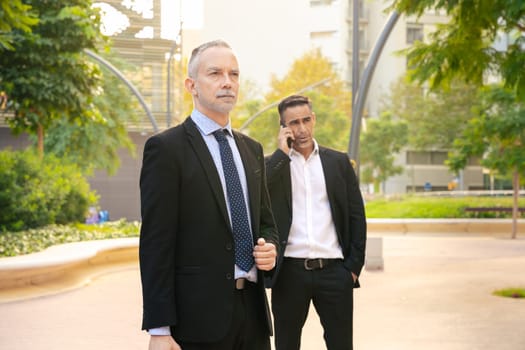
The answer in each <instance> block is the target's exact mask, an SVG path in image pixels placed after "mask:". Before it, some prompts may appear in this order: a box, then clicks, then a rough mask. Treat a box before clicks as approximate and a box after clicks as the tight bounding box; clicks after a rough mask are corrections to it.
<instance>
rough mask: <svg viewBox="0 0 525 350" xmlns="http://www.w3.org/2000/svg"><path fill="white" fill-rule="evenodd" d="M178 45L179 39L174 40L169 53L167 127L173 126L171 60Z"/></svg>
mask: <svg viewBox="0 0 525 350" xmlns="http://www.w3.org/2000/svg"><path fill="white" fill-rule="evenodd" d="M177 46H178V44H177V41H174V42H173V44H172V45H171V49H170V52H169V54H168V77H167V80H166V84H167V86H166V127H168V128H169V127H170V126H171V61H172V60H173V52H174V51H175V49H176V48H177Z"/></svg>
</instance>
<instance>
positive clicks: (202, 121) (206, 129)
mask: <svg viewBox="0 0 525 350" xmlns="http://www.w3.org/2000/svg"><path fill="white" fill-rule="evenodd" d="M191 119H192V120H193V122H194V123H195V124H196V125H197V128H199V131H200V132H201V133H202V134H203V135H205V136H208V135H211V134H213V132H215V131H217V130H219V129H225V130H228V132H229V133H230V135H233V133H232V126H231V123H230V121H228V124H227V125H226V126H225V127H224V128H223V127H222V126H220V125H219V124H217V123H216V122H215V121H213V120H212V119H210V118H208V117H207V116H205V115H204V114H202V113H201V112H199V111H198V110H196V109H194V110H193V111H192V112H191Z"/></svg>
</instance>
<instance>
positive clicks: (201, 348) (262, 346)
mask: <svg viewBox="0 0 525 350" xmlns="http://www.w3.org/2000/svg"><path fill="white" fill-rule="evenodd" d="M258 298H260V296H259V295H258V293H257V290H256V288H255V285H254V284H251V283H248V286H247V287H246V289H243V290H236V291H235V298H234V299H235V303H234V306H233V320H232V325H231V327H230V330H229V331H228V333H227V334H226V337H225V338H224V339H222V340H221V341H219V342H217V343H185V342H178V344H179V345H180V346H181V347H182V350H270V336H269V334H268V327H267V326H266V321H265V315H264V314H263V313H262V312H261V311H260V310H261V307H258V305H260V304H261V303H262V301H261V300H258ZM217 302H218V303H219V302H220V300H218V301H217ZM203 317H206V316H205V315H203Z"/></svg>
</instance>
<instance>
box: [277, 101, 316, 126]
mask: <svg viewBox="0 0 525 350" xmlns="http://www.w3.org/2000/svg"><path fill="white" fill-rule="evenodd" d="M301 105H308V107H309V108H310V110H311V109H312V101H311V100H310V99H309V98H308V97H307V96H303V95H291V96H288V97H286V98H285V99H284V100H282V101H281V102H280V103H279V105H278V106H277V110H278V111H279V116H280V117H281V120H282V119H283V113H284V111H285V110H287V109H288V108H291V107H295V106H301Z"/></svg>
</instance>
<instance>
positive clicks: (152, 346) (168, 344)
mask: <svg viewBox="0 0 525 350" xmlns="http://www.w3.org/2000/svg"><path fill="white" fill-rule="evenodd" d="M148 350H182V348H181V347H180V346H179V344H177V343H176V342H175V340H174V339H173V338H172V337H171V335H152V336H150V339H149V347H148Z"/></svg>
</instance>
